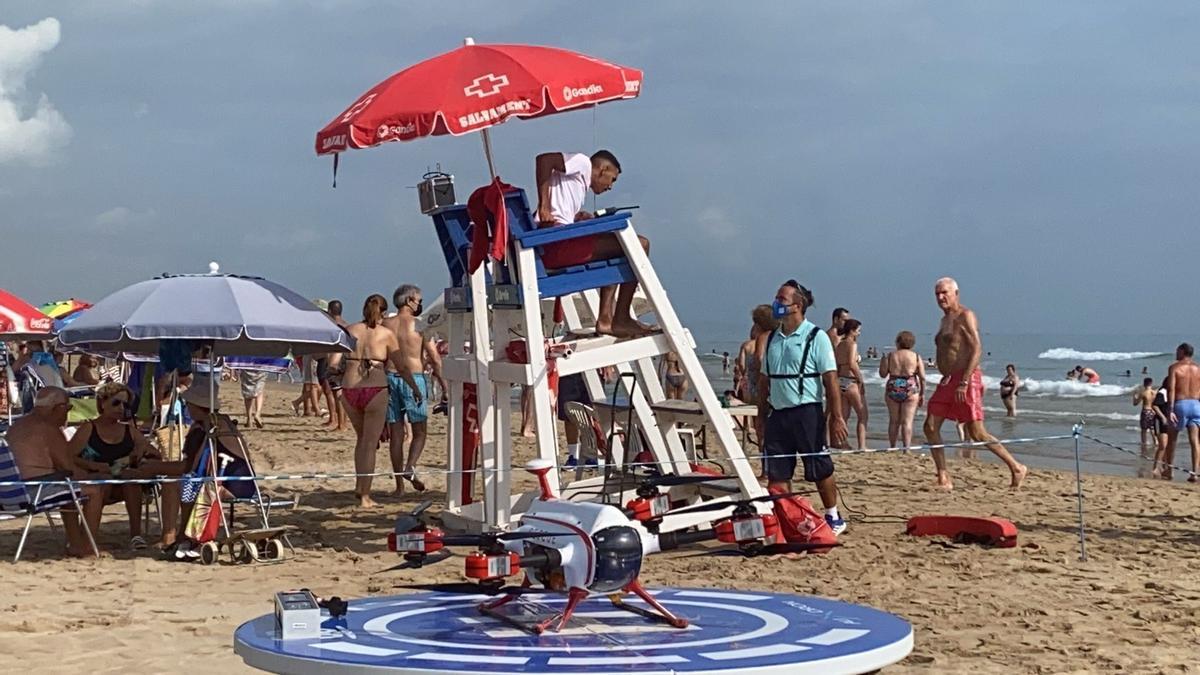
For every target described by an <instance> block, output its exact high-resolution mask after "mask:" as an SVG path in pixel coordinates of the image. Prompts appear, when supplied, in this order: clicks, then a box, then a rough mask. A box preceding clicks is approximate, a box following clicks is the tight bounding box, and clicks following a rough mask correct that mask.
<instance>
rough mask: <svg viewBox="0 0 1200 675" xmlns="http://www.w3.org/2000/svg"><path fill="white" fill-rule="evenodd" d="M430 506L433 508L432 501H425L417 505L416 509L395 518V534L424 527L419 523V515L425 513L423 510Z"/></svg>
mask: <svg viewBox="0 0 1200 675" xmlns="http://www.w3.org/2000/svg"><path fill="white" fill-rule="evenodd" d="M430 506H433V500H432V499H426V500H425V501H423V502H421V503H420V504H418V505H417V508H415V509H413V510H412V511H409V512H408V513H406V514H404V515H402V516H400V517H399V518H397V519H396V525H395V530H396V532H411V531H413V530H415V529H417V528H419V527H421V526H422V525H424V523H423V522H421V514H422V513H425V510H426V509H428V508H429V507H430Z"/></svg>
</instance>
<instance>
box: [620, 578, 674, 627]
mask: <svg viewBox="0 0 1200 675" xmlns="http://www.w3.org/2000/svg"><path fill="white" fill-rule="evenodd" d="M621 590H622V592H623V593H633V594H634V595H636V596H638V597H639V598H641V599H642V600H643V601H644V602H645V603H646V604H647V605H650V607H652V608H653V609H646V608H644V607H638V606H637V605H630V604H626V603H625V601H624V600H622V599H621V594H620V593H614V594H612V595H610V596H609V600H612V604H613V606H614V607H616V608H617V609H623V610H625V611H627V612H633V613H634V614H639V615H641V616H644V617H646V618H648V619H654V620H655V621H662V622H665V623H667V624H670V625H671V626H672V627H674V628H687V627H688V620H687V619H684V618H682V617H678V616H675V615H674V614H672V613H671V611H670V610H669V609H667V608H666V607H663V606H662V604H660V603H659V602H658V600H655V599H654V596H653V595H650V593H649V592H647V591H646V589H645V588H644V587H643V586H642V584H641V582H640V581H634V582H633V583H631V584H629V585H628V586H626V587H625V588H623V589H621Z"/></svg>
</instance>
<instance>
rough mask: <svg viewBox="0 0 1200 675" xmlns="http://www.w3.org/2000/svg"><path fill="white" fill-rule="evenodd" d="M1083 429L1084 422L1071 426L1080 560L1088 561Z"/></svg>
mask: <svg viewBox="0 0 1200 675" xmlns="http://www.w3.org/2000/svg"><path fill="white" fill-rule="evenodd" d="M1082 431H1083V424H1076V425H1075V426H1074V427H1072V428H1071V435H1072V436H1074V437H1075V497H1076V501H1077V502H1078V504H1079V560H1080V561H1082V562H1087V545H1086V544H1085V543H1084V531H1083V476H1082V474H1081V472H1080V470H1079V435H1080V433H1082Z"/></svg>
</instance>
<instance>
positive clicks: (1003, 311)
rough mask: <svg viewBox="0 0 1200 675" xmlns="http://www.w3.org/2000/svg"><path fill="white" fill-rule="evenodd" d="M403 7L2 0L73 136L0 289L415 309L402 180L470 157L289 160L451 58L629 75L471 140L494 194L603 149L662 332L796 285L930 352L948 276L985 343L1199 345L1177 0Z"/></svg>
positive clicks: (5, 182)
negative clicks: (256, 291) (372, 100)
mask: <svg viewBox="0 0 1200 675" xmlns="http://www.w3.org/2000/svg"><path fill="white" fill-rule="evenodd" d="M417 7H418V5H412V4H403V5H402V4H397V3H357V2H327V3H318V4H314V5H307V6H305V7H301V6H300V5H299V4H298V3H282V2H279V3H276V2H250V3H244V4H239V3H224V4H221V3H218V4H217V5H216V6H215V7H214V6H207V7H200V8H197V7H194V6H192V5H188V4H180V3H166V2H162V3H157V2H151V1H145V2H125V3H116V4H113V3H78V4H73V5H67V6H66V7H65V8H60V7H58V6H57V5H55V6H51V7H49V8H43V7H40V6H36V5H32V4H31V3H7V2H3V1H0V16H2V17H4V18H3V23H5V24H6V25H8V26H10V27H12V28H18V27H22V26H26V25H31V24H34V23H36V22H38V21H40V20H41V19H43V18H46V16H47V13H49V14H50V15H53V16H54V17H55V18H57V19H58V20H59V21H60V23H61V27H62V37H61V42H60V43H59V45H58V46H57V47H56V48H54V49H53V50H52V51H50V52H48V53H47V54H45V56H44V59H43V61H42V63H41V65H40V66H39V68H38V70H37V71H36V72H35V73H33V74H32V76H31V77H30V81H29V87H30V88H31V90H33V91H37V92H45V93H46V94H47V95H48V96H49V97H50V98H51V99H52V100H53V102H54V105H55V108H56V109H57V110H58V111H59V112H60V113H61V114H62V116H63V117H64V118H65V119H66V120H67V121H68V122H69V123H70V125H71V128H72V129H73V135H72V137H71V139H70V142H69V144H68V145H67V146H66V147H65V148H63V149H61V150H60V151H59V154H60V155H61V156H62V157H61V158H60V160H59V161H58V162H57V163H55V164H53V165H50V166H46V167H29V166H14V165H6V164H0V235H2V236H3V239H4V242H5V245H4V247H3V248H4V259H5V265H4V269H5V274H4V280H3V283H2V284H0V285H3V286H6V287H8V288H10V289H12V290H13V291H15V292H17V293H19V294H22V295H25V296H27V297H29V298H30V299H31V300H33V301H36V302H40V301H43V300H45V299H49V298H52V297H59V296H69V295H83V296H87V295H99V294H102V293H104V292H107V291H110V290H113V289H115V288H117V287H119V286H121V285H123V284H126V283H129V282H131V281H134V280H137V279H140V278H144V277H147V276H151V275H154V274H157V273H159V272H164V271H195V272H201V271H204V270H205V269H206V265H207V262H208V261H209V260H213V259H215V260H219V261H221V264H222V267H223V269H225V270H226V271H236V272H246V273H256V274H262V275H264V276H268V277H271V278H273V279H276V280H278V281H280V282H282V283H285V284H287V285H289V286H292V287H294V288H296V289H297V290H298V291H300V292H301V293H304V294H306V295H310V296H324V297H332V296H338V297H342V298H344V299H346V300H347V302H348V303H349V306H357V304H358V301H359V300H360V299H361V298H362V297H364V296H365V295H366V294H367V293H369V292H374V291H383V292H387V291H390V290H391V289H392V288H394V287H395V286H396V285H397V284H399V283H401V282H402V281H416V282H417V283H420V284H422V285H424V286H425V287H426V288H427V289H436V288H440V287H441V286H443V285H445V283H446V273H445V269H444V267H443V265H442V264H441V263H440V262H439V259H438V256H437V254H436V251H437V248H436V242H435V239H434V235H433V232H432V228H431V227H430V223H429V221H428V219H426V218H423V217H422V216H421V215H420V214H419V212H418V211H417V208H416V195H415V191H414V190H412V189H410V186H412V185H414V184H415V183H416V181H417V180H419V178H420V175H421V174H422V173H423V172H424V171H425V170H426V168H427V167H430V166H432V165H434V164H435V163H439V162H440V163H441V164H442V166H443V168H445V169H447V170H449V171H450V172H451V173H454V174H455V176H456V179H457V182H458V185H459V188H460V192H462V193H464V194H465V193H466V192H468V191H469V189H470V188H471V187H472V186H475V185H479V184H482V183H483V182H485V178H486V172H485V165H484V163H483V158H482V152H481V149H480V144H479V139H478V138H477V137H476V136H467V137H462V138H438V139H426V140H422V141H418V142H415V143H405V144H395V145H389V146H386V147H382V148H375V149H372V150H368V151H357V152H350V153H347V154H346V155H344V156H343V162H342V169H341V172H340V178H339V185H338V188H337V189H336V190H332V189H330V188H329V182H330V172H331V162H330V160H329V159H328V158H317V157H315V156H314V155H313V152H312V140H313V137H314V135H315V132H316V130H317V129H319V128H320V127H321V126H323V125H324V124H325V123H326V122H327V121H328V120H329V119H331V118H332V117H333V116H334V115H335V114H336V113H337V112H339V111H340V110H341V109H343V108H344V107H345V106H346V105H348V104H349V103H350V102H352V101H353V100H354V99H355V97H357V96H358V95H359V94H360V93H361V92H363V91H364V90H366V89H367V88H369V87H370V86H371V85H373V84H374V83H375V82H377V81H379V80H381V79H383V78H384V77H386V76H387V75H389V74H390V73H392V72H394V71H396V70H398V69H400V68H401V67H403V66H405V65H408V64H410V63H413V62H416V61H419V60H421V59H423V58H427V57H429V56H432V55H434V54H437V53H440V52H442V51H446V50H448V49H452V48H453V47H455V46H456V45H457V44H460V43H461V39H462V38H463V37H464V36H465V35H472V36H474V37H475V38H476V39H477V40H478V41H480V42H488V41H493V42H500V41H507V42H535V43H543V44H554V45H560V46H566V47H570V48H574V49H578V50H580V51H583V52H587V53H594V54H596V55H598V56H603V57H604V58H606V59H610V60H613V61H616V62H620V63H627V64H630V65H635V66H638V67H641V68H643V69H645V71H646V84H645V89H644V93H643V95H642V97H641V98H639V99H638V100H636V101H632V102H623V103H619V104H614V105H610V106H604V107H602V108H600V109H598V110H596V111H595V112H594V114H593V112H586V111H585V112H578V113H574V114H568V115H562V116H558V117H551V118H546V119H543V120H537V121H531V122H516V123H511V124H506V125H503V126H502V127H500V128H498V129H497V130H496V132H495V134H494V139H495V146H496V151H497V154H498V157H499V169H500V172H501V174H502V175H503V176H505V177H506V178H508V179H510V180H511V181H514V182H517V183H519V184H523V185H526V186H529V184H530V183H531V182H532V171H533V169H532V157H533V155H535V154H536V153H538V152H540V151H545V150H549V149H570V150H581V151H586V150H589V149H591V148H593V147H595V146H603V147H610V148H611V149H613V150H614V151H616V152H617V154H618V155H619V156H620V157H621V160H622V163H623V164H624V165H625V167H626V172H625V175H623V176H622V178H621V181H620V183H618V186H617V189H616V190H615V191H614V193H613V194H612V196H611V197H610V196H606V197H604V198H603V201H604V202H605V203H609V204H614V203H637V204H641V205H642V210H641V211H640V212H639V213H638V221H637V222H638V223H639V225H640V230H641V231H642V232H643V233H644V234H646V235H647V236H649V237H650V238H651V239H652V240H653V241H654V248H653V257H654V260H655V262H656V265H657V268H658V270H659V273H660V276H661V277H662V278H663V280H664V282H665V283H666V284H667V286H668V288H669V289H670V290H671V291H672V298H673V299H674V301H675V302H676V303H677V305H678V306H679V308H680V310H681V313H682V314H683V315H684V317H685V319H688V320H690V321H694V322H696V323H699V322H702V321H710V320H714V319H720V318H722V317H729V318H731V319H737V318H739V317H742V316H744V315H745V314H746V313H747V312H748V308H749V307H751V306H752V305H753V304H755V303H757V302H761V301H765V300H769V299H770V297H771V295H772V293H773V291H774V289H775V287H776V286H777V284H778V282H779V281H780V280H781V279H784V278H787V277H790V276H795V277H797V278H800V279H802V280H803V281H805V283H806V284H807V285H809V286H810V287H811V288H813V289H814V291H815V292H816V293H817V297H818V302H819V303H820V305H819V308H823V309H822V311H821V312H820V314H821V315H822V316H824V314H825V312H824V311H823V310H824V309H828V308H832V307H833V306H834V305H845V306H848V307H852V308H853V309H854V310H855V314H856V316H859V317H861V318H863V319H864V320H865V321H866V322H867V328H868V331H869V332H871V333H872V334H874V335H882V336H890V335H891V334H892V333H893V332H894V331H895V330H897V329H899V328H914V329H918V330H926V331H927V330H930V329H931V328H932V326H933V323H934V321H936V316H937V310H936V307H935V306H934V304H933V301H932V283H933V281H934V280H935V279H936V278H938V277H940V276H943V275H947V274H948V275H953V276H955V277H957V278H958V279H959V281H960V283H961V285H962V287H963V293H964V299H965V300H966V301H967V302H968V303H969V304H972V305H974V306H975V307H976V308H977V309H978V310H980V312H981V315H982V319H983V324H984V327H985V329H988V330H995V331H998V332H1041V331H1058V332H1101V333H1106V332H1143V331H1144V330H1145V329H1146V326H1147V324H1148V323H1149V322H1150V321H1153V323H1154V329H1155V330H1156V331H1163V332H1165V331H1184V332H1186V331H1194V330H1195V329H1196V328H1197V327H1198V326H1200V322H1198V321H1197V319H1196V318H1195V312H1194V311H1180V310H1188V309H1194V308H1195V304H1196V303H1194V302H1189V301H1188V300H1187V298H1188V297H1189V295H1190V293H1189V290H1190V288H1191V287H1193V286H1194V282H1193V281H1192V269H1193V265H1192V264H1190V259H1191V257H1192V255H1193V252H1192V251H1193V248H1194V247H1193V246H1192V245H1191V239H1192V237H1193V236H1194V235H1193V232H1194V229H1195V227H1194V223H1195V221H1196V216H1197V212H1198V211H1200V198H1198V197H1197V191H1196V190H1195V187H1194V185H1195V176H1196V175H1197V171H1196V169H1195V166H1196V165H1197V160H1198V159H1200V133H1198V132H1200V115H1198V114H1197V113H1198V112H1200V87H1198V86H1197V85H1198V84H1200V82H1198V80H1200V76H1198V75H1197V73H1198V72H1200V69H1197V63H1196V62H1197V59H1198V58H1200V47H1197V42H1196V40H1195V35H1196V34H1198V31H1197V28H1200V26H1198V25H1197V24H1198V23H1200V21H1198V19H1200V13H1198V12H1200V10H1197V9H1196V8H1195V7H1194V5H1192V4H1189V3H1155V4H1153V5H1147V6H1137V7H1133V6H1127V7H1122V6H1118V5H1113V6H1108V5H1099V6H1098V5H1096V4H1094V3H1084V2H1064V3H993V4H986V5H985V4H978V3H970V4H967V3H917V2H909V3H905V2H897V3H870V4H857V3H834V4H821V5H809V4H807V3H804V4H801V3H776V4H773V5H768V6H765V7H763V6H756V5H747V6H742V5H732V4H706V3H640V4H615V5H614V4H604V5H590V6H582V5H578V4H575V5H567V4H563V3H549V2H547V3H504V4H502V3H467V4H454V5H449V6H439V7H438V8H437V9H436V10H431V9H429V8H428V7H422V9H421V10H420V11H419V12H418V11H417ZM431 15H436V16H431ZM105 223H107V224H109V225H110V227H108V228H107V229H106V228H105V227H103V225H104V224H105ZM78 249H83V251H84V253H82V254H81V255H80V256H79V257H75V256H73V255H72V253H71V252H72V251H74V250H78ZM75 261H86V262H85V263H83V264H76V263H75ZM64 266H65V269H64ZM1164 310H1165V311H1164ZM1160 315H1161V316H1160ZM875 331H879V332H878V333H875ZM881 339H882V338H881Z"/></svg>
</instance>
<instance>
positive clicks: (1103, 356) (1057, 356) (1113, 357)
mask: <svg viewBox="0 0 1200 675" xmlns="http://www.w3.org/2000/svg"><path fill="white" fill-rule="evenodd" d="M1166 355H1167V353H1166V352H1081V351H1079V350H1076V349H1071V348H1070V347H1055V348H1054V349H1047V350H1046V351H1044V352H1042V353H1041V354H1038V358H1039V359H1052V360H1056V361H1132V360H1135V359H1149V358H1153V357H1156V356H1166Z"/></svg>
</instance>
